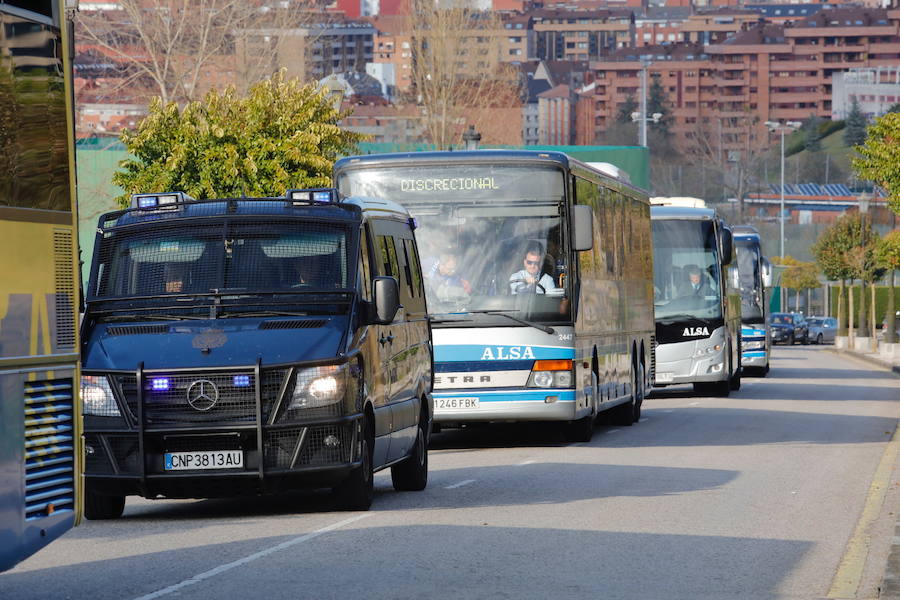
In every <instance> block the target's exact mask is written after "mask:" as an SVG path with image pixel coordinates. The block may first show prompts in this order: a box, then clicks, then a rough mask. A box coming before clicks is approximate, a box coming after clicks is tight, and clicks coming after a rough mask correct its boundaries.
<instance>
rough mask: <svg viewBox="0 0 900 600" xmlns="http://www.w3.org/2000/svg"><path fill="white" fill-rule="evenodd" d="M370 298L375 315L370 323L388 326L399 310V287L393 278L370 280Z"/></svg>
mask: <svg viewBox="0 0 900 600" xmlns="http://www.w3.org/2000/svg"><path fill="white" fill-rule="evenodd" d="M372 283H373V285H372V296H373V304H374V305H375V314H374V315H373V318H372V322H373V323H375V324H376V325H388V324H390V323H393V322H394V317H396V316H397V311H398V310H400V285H399V284H398V283H397V280H396V279H395V278H393V277H375V278H374V279H373V280H372Z"/></svg>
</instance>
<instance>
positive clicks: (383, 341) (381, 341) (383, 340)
mask: <svg viewBox="0 0 900 600" xmlns="http://www.w3.org/2000/svg"><path fill="white" fill-rule="evenodd" d="M393 341H394V334H393V333H391V335H389V336H387V337H384V334H383V333H382V334H381V337H380V338H378V343H379V344H381V345H382V346H384V345H385V344H387V343H392V342H393Z"/></svg>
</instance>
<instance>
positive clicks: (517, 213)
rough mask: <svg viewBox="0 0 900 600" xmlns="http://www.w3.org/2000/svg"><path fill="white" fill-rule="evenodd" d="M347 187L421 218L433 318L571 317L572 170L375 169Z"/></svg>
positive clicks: (342, 181) (342, 182)
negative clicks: (568, 184)
mask: <svg viewBox="0 0 900 600" xmlns="http://www.w3.org/2000/svg"><path fill="white" fill-rule="evenodd" d="M338 183H339V186H340V187H341V191H342V192H343V193H345V194H348V195H361V196H373V197H380V198H387V199H390V200H393V201H396V202H399V203H401V204H402V205H403V206H404V207H406V208H407V209H408V210H409V212H410V214H411V215H412V216H414V217H415V218H416V219H417V220H418V223H419V229H418V231H417V234H416V238H417V240H418V243H419V249H420V254H421V256H422V272H423V274H424V276H425V282H426V286H425V287H426V298H427V301H428V310H429V312H430V313H432V314H433V315H446V317H445V318H447V319H453V317H452V316H451V313H468V314H469V315H472V314H475V313H481V314H487V313H505V314H506V315H509V316H515V317H518V318H522V319H527V320H529V321H541V322H565V321H570V320H571V317H570V303H569V301H568V297H569V296H570V294H569V290H568V285H569V282H568V278H567V272H568V245H567V244H566V243H565V239H564V235H563V232H564V229H565V228H564V225H563V222H564V218H565V215H566V209H565V206H566V204H565V184H564V178H563V174H562V171H560V170H558V169H552V168H543V169H542V168H540V167H537V168H535V167H533V166H532V167H528V168H525V167H522V166H514V165H495V164H484V165H434V166H418V167H401V168H391V169H373V168H368V169H365V170H359V171H353V170H349V171H347V172H344V173H342V174H341V176H340V178H339V182H338ZM485 319H486V317H480V318H479V319H478V320H477V321H474V322H475V323H476V324H477V325H484V324H485ZM491 320H492V321H496V322H497V323H506V322H508V321H506V320H504V319H502V317H500V318H491ZM456 323H460V324H461V323H462V321H460V320H459V319H457V320H456ZM510 324H514V323H510Z"/></svg>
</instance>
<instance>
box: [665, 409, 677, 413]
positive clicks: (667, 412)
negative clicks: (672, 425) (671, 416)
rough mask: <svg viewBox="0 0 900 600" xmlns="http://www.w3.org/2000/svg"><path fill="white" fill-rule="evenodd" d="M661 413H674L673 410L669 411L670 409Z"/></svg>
mask: <svg viewBox="0 0 900 600" xmlns="http://www.w3.org/2000/svg"><path fill="white" fill-rule="evenodd" d="M663 412H664V413H671V412H675V411H674V410H671V409H669V410H664V411H663Z"/></svg>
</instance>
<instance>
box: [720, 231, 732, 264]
mask: <svg viewBox="0 0 900 600" xmlns="http://www.w3.org/2000/svg"><path fill="white" fill-rule="evenodd" d="M733 253H734V237H733V236H732V235H731V229H729V228H728V227H723V228H722V266H723V267H724V266H725V265H730V264H731V255H732V254H733Z"/></svg>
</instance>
